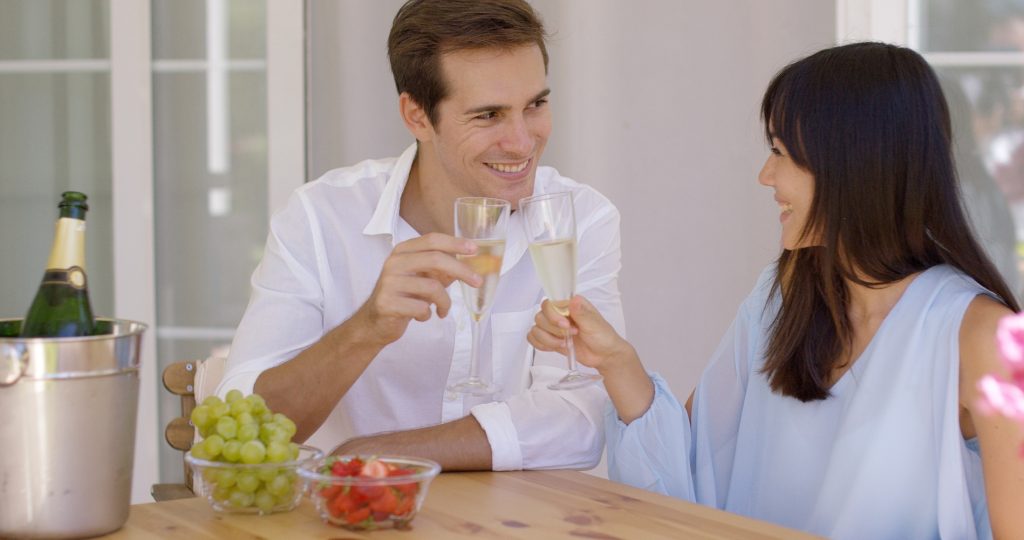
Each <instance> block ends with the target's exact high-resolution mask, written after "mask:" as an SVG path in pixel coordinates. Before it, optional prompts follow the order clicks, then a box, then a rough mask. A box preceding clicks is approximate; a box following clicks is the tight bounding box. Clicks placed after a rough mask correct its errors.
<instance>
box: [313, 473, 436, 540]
mask: <svg viewBox="0 0 1024 540" xmlns="http://www.w3.org/2000/svg"><path fill="white" fill-rule="evenodd" d="M439 472H441V466H440V465H438V464H437V463H435V462H433V461H430V460H428V459H422V458H415V457H406V456H351V455H347V456H328V457H326V458H323V459H320V460H317V461H314V462H312V463H310V464H308V465H307V466H305V467H303V468H302V469H300V470H299V475H301V476H302V478H303V479H304V480H305V482H306V488H307V493H309V496H310V498H311V499H312V500H313V502H314V503H315V504H316V508H317V512H319V514H320V517H321V518H322V519H323V520H324V522H326V523H330V524H332V525H337V526H340V527H344V528H346V529H352V530H371V529H384V528H396V529H403V528H408V527H409V524H410V522H412V519H413V518H414V517H415V516H416V513H417V512H418V511H419V509H420V506H421V505H422V504H423V500H424V499H425V498H426V496H427V488H428V487H429V485H430V481H431V480H433V479H434V477H436V476H437V474H438V473H439Z"/></svg>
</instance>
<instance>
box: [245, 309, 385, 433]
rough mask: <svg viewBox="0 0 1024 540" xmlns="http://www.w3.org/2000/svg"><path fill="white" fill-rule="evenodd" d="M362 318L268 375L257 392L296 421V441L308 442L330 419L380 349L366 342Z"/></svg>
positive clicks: (274, 407)
mask: <svg viewBox="0 0 1024 540" xmlns="http://www.w3.org/2000/svg"><path fill="white" fill-rule="evenodd" d="M358 316H359V315H358V313H357V315H356V316H353V318H352V319H349V320H348V321H346V322H344V323H342V324H341V325H339V326H338V327H336V328H335V329H334V330H331V331H330V332H328V333H327V334H325V335H324V336H323V337H322V338H320V340H319V341H317V342H316V343H314V344H313V345H312V346H310V347H309V348H307V349H306V350H305V351H302V352H301V353H299V355H298V356H296V357H295V358H293V359H291V360H289V361H287V362H285V363H283V364H281V365H279V366H276V367H273V368H271V369H268V370H266V371H264V372H263V373H262V374H260V376H259V378H258V379H256V385H255V387H254V391H255V392H256V393H257V394H260V395H261V396H263V398H264V399H265V400H266V402H267V406H268V407H270V409H271V410H273V411H275V412H280V413H283V414H284V415H286V416H288V417H289V418H291V419H292V420H293V421H294V422H295V426H296V428H297V429H296V432H295V440H296V441H298V442H302V441H305V440H306V439H308V438H309V437H310V436H311V435H312V434H313V433H314V432H315V431H316V430H317V429H318V428H319V427H320V425H321V424H323V423H324V421H325V420H327V417H328V416H329V415H330V414H331V411H333V410H334V408H335V406H337V404H338V401H339V400H341V398H342V397H344V396H345V393H346V392H348V390H349V388H351V387H352V385H353V384H354V383H355V382H356V379H358V378H359V376H360V375H362V373H363V371H365V370H366V366H368V365H370V362H372V361H373V359H374V358H376V356H377V354H378V353H379V352H380V350H381V348H382V347H381V346H380V345H376V344H374V342H372V341H371V340H367V339H364V336H363V332H362V327H361V326H360V324H361V322H360V320H359V319H358Z"/></svg>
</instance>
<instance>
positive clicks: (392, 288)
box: [381, 276, 452, 320]
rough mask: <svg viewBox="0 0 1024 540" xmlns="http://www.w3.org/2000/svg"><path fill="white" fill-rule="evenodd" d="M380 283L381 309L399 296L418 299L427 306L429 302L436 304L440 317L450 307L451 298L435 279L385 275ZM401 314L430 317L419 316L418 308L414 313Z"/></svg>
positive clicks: (385, 308) (419, 318) (386, 307)
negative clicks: (382, 292) (382, 289)
mask: <svg viewBox="0 0 1024 540" xmlns="http://www.w3.org/2000/svg"><path fill="white" fill-rule="evenodd" d="M381 283H382V285H383V286H384V294H383V295H382V301H381V304H382V309H383V310H387V309H389V305H390V304H392V303H393V302H395V301H396V299H400V298H411V299H415V300H418V301H420V302H423V303H425V304H426V305H427V306H428V308H429V306H430V304H434V305H436V306H437V314H438V315H439V316H441V317H444V316H445V315H447V314H448V310H449V309H451V305H452V300H451V298H449V297H448V291H447V290H445V287H444V286H443V285H441V284H440V283H438V281H437V280H435V279H430V278H426V277H420V276H387V277H384V278H381ZM428 311H429V309H428ZM402 315H405V316H410V317H414V318H416V320H426V319H429V318H430V316H429V314H428V315H427V317H426V319H423V318H421V316H422V314H421V313H420V311H419V310H418V309H417V311H416V313H403V314H402Z"/></svg>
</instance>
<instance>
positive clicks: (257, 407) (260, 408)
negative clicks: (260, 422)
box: [245, 394, 267, 415]
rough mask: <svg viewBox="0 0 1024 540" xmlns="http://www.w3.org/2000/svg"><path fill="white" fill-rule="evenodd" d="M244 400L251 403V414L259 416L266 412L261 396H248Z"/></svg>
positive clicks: (265, 405)
mask: <svg viewBox="0 0 1024 540" xmlns="http://www.w3.org/2000/svg"><path fill="white" fill-rule="evenodd" d="M245 399H247V400H248V401H249V402H250V403H252V413H253V414H257V415H259V414H263V413H265V412H267V402H266V401H264V400H263V396H261V395H259V394H249V396H248V397H246V398H245Z"/></svg>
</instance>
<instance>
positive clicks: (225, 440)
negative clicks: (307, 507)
mask: <svg viewBox="0 0 1024 540" xmlns="http://www.w3.org/2000/svg"><path fill="white" fill-rule="evenodd" d="M191 420H192V425H194V426H195V427H196V429H197V430H199V435H200V436H202V437H203V439H202V440H201V441H200V442H197V443H195V444H193V445H192V450H191V453H192V457H194V458H198V459H202V460H207V461H218V462H224V463H231V464H243V465H252V466H250V467H246V466H241V467H240V466H224V467H208V468H205V469H204V470H203V472H202V474H203V479H204V480H205V482H206V485H207V486H208V489H211V490H212V493H210V494H209V495H210V496H211V497H212V498H213V499H214V501H215V502H216V503H219V504H221V505H227V506H229V507H231V508H233V509H246V508H256V509H258V511H259V512H261V513H263V512H271V511H273V510H274V509H275V508H281V507H285V506H287V507H289V508H290V507H291V506H293V504H294V500H295V483H296V479H297V476H296V473H295V467H294V466H291V467H286V466H273V465H272V464H274V463H285V462H289V461H294V460H296V459H298V456H299V445H298V444H296V443H294V442H291V440H292V437H293V436H294V435H295V422H292V421H291V419H289V418H288V417H287V416H285V415H283V414H280V413H277V414H275V413H274V412H272V411H271V410H270V409H268V408H267V404H266V402H265V401H264V400H263V398H262V397H260V396H259V394H252V395H249V396H246V397H243V396H242V393H241V392H239V391H238V390H231V391H230V392H228V394H227V395H226V396H225V400H221V399H220V398H218V397H217V396H210V397H208V398H206V399H204V400H203V402H202V404H201V405H199V406H197V407H196V408H195V409H192V416H191ZM260 464H267V465H265V466H256V465H260Z"/></svg>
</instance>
